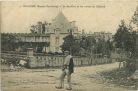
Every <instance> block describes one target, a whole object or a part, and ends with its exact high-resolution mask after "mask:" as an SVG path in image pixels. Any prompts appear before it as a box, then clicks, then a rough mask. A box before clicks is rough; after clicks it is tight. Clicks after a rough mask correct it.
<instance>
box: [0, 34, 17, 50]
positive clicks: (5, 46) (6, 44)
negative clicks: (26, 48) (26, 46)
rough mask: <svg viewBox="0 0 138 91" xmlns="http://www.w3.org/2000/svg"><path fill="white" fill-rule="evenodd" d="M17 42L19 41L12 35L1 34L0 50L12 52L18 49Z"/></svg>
mask: <svg viewBox="0 0 138 91" xmlns="http://www.w3.org/2000/svg"><path fill="white" fill-rule="evenodd" d="M18 41H19V39H18V38H16V37H15V36H14V35H12V34H4V33H3V34H1V50H2V51H14V50H15V49H16V48H17V47H18V44H17V42H18Z"/></svg>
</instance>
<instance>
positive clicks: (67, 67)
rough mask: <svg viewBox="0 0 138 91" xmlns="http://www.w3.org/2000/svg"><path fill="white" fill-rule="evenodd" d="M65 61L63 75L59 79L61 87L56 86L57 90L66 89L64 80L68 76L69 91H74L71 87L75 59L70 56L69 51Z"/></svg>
mask: <svg viewBox="0 0 138 91" xmlns="http://www.w3.org/2000/svg"><path fill="white" fill-rule="evenodd" d="M65 56H66V57H65V61H64V64H63V67H62V73H61V75H60V78H59V86H56V88H57V89H61V88H63V87H64V78H65V76H66V75H67V84H68V86H67V88H66V89H67V90H72V87H71V74H72V73H73V72H74V63H73V57H72V56H71V55H70V54H69V51H65Z"/></svg>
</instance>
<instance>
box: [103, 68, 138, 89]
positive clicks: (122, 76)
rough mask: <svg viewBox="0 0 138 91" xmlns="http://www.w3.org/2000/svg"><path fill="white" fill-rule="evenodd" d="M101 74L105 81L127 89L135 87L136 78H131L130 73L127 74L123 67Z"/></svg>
mask: <svg viewBox="0 0 138 91" xmlns="http://www.w3.org/2000/svg"><path fill="white" fill-rule="evenodd" d="M101 76H103V77H104V78H105V80H106V81H107V83H111V84H115V85H117V86H121V87H125V88H128V89H135V86H136V80H133V79H131V75H130V74H128V71H127V70H126V69H124V68H121V69H115V70H112V71H108V72H102V73H101Z"/></svg>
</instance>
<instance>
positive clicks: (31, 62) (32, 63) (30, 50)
mask: <svg viewBox="0 0 138 91" xmlns="http://www.w3.org/2000/svg"><path fill="white" fill-rule="evenodd" d="M27 56H28V58H29V62H28V66H29V67H30V68H34V67H37V62H36V59H35V58H34V56H33V48H28V49H27Z"/></svg>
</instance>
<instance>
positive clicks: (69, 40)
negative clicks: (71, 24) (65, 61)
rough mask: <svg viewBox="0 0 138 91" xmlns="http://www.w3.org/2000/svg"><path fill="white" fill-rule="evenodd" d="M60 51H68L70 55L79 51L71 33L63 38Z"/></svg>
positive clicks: (78, 46)
mask: <svg viewBox="0 0 138 91" xmlns="http://www.w3.org/2000/svg"><path fill="white" fill-rule="evenodd" d="M61 49H62V51H63V52H64V51H69V52H70V53H71V54H72V55H75V54H76V53H78V52H79V49H80V45H79V43H78V42H77V41H75V38H74V36H73V35H72V34H70V35H68V36H66V37H65V38H64V42H63V44H62V45H61Z"/></svg>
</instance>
